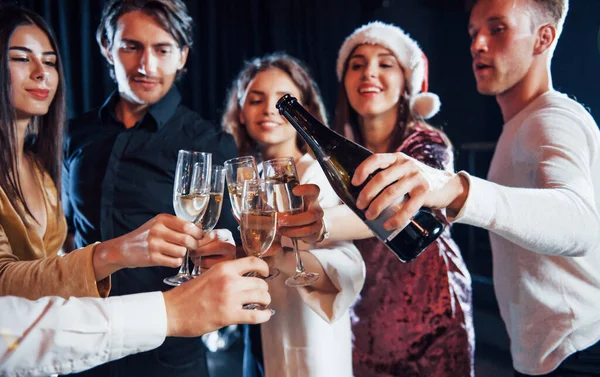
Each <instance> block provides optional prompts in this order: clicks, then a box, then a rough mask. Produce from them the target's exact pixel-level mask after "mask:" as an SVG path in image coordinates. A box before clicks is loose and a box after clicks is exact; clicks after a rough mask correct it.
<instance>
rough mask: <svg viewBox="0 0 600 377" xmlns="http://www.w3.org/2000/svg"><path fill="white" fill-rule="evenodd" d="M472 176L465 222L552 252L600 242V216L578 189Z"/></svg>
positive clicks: (574, 251) (573, 252)
mask: <svg viewBox="0 0 600 377" xmlns="http://www.w3.org/2000/svg"><path fill="white" fill-rule="evenodd" d="M470 181H471V184H470V193H469V197H468V199H467V202H466V204H465V207H464V208H463V210H462V212H461V213H459V217H458V218H457V219H456V221H457V222H459V223H464V224H469V225H474V226H478V227H481V228H484V229H487V230H489V231H491V232H494V233H496V234H498V235H500V236H502V237H504V238H506V239H507V240H509V241H511V242H514V243H515V244H517V245H519V246H521V247H523V248H525V249H528V250H531V251H533V252H537V253H541V254H548V255H561V256H580V255H583V254H585V253H586V252H587V251H589V250H592V249H593V248H594V247H596V245H597V244H598V242H600V240H598V237H599V233H598V229H600V218H599V216H598V213H597V212H596V210H595V208H594V207H593V205H592V204H590V203H593V201H590V200H587V199H586V198H583V197H581V196H580V195H578V194H577V193H575V192H574V191H572V190H569V189H566V188H546V189H529V188H527V189H526V188H513V187H505V186H500V185H497V184H494V183H491V182H488V181H484V180H482V179H479V178H475V177H470Z"/></svg>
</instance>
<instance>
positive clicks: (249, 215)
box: [241, 179, 277, 310]
mask: <svg viewBox="0 0 600 377" xmlns="http://www.w3.org/2000/svg"><path fill="white" fill-rule="evenodd" d="M276 183H277V182H275V181H271V180H262V179H249V180H246V181H244V184H243V187H242V200H241V202H242V203H241V210H242V217H241V236H242V245H243V247H244V251H245V252H246V254H248V255H250V256H255V257H257V258H261V259H262V255H263V254H264V253H265V252H267V250H269V248H270V247H271V244H272V243H273V240H275V234H276V233H277V210H276V208H275V191H274V185H275V184H276ZM248 276H256V275H255V273H253V272H251V273H250V274H248ZM243 308H244V309H258V310H263V309H266V307H265V306H263V305H259V304H246V305H244V306H243Z"/></svg>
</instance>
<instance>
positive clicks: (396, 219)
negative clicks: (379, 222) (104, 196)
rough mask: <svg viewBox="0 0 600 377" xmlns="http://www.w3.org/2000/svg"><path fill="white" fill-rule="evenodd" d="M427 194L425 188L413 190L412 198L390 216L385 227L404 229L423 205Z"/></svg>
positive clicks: (387, 228) (388, 228)
mask: <svg viewBox="0 0 600 377" xmlns="http://www.w3.org/2000/svg"><path fill="white" fill-rule="evenodd" d="M425 194H426V191H425V190H415V191H412V192H411V195H410V198H409V199H408V200H407V201H406V202H405V203H404V205H403V206H402V207H401V208H399V209H398V210H397V211H396V214H395V215H394V216H392V217H390V218H389V219H388V220H387V221H386V222H385V223H384V224H383V227H384V229H386V230H393V229H402V228H404V227H405V226H406V225H408V223H409V222H410V220H411V219H412V218H413V217H414V215H415V214H416V213H417V211H418V210H419V209H420V208H421V207H422V206H423V203H424V201H425Z"/></svg>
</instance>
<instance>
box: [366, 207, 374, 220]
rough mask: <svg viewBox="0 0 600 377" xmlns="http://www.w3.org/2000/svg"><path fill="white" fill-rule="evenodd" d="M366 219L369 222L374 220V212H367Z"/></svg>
mask: <svg viewBox="0 0 600 377" xmlns="http://www.w3.org/2000/svg"><path fill="white" fill-rule="evenodd" d="M365 217H366V218H367V219H368V220H371V219H372V218H373V212H372V211H371V210H370V209H368V210H367V211H366V212H365Z"/></svg>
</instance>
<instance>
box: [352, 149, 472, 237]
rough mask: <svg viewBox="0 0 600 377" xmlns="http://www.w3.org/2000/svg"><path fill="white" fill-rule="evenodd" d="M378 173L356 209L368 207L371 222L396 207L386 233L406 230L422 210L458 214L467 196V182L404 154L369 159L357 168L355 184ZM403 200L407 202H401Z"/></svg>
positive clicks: (353, 181) (386, 226)
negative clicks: (389, 208) (393, 230)
mask: <svg viewBox="0 0 600 377" xmlns="http://www.w3.org/2000/svg"><path fill="white" fill-rule="evenodd" d="M378 170H379V172H378V173H377V174H375V175H374V176H373V178H372V179H371V180H370V181H369V182H368V183H366V184H365V186H364V188H363V189H362V190H361V192H360V194H359V195H358V198H357V200H356V206H357V207H358V208H359V209H365V208H366V209H367V210H366V211H365V217H366V218H367V219H369V220H371V219H375V218H376V217H377V216H379V214H380V213H381V212H382V211H383V210H385V209H386V208H388V207H389V206H391V205H393V206H394V212H395V215H393V216H392V217H390V218H389V219H388V220H387V221H386V222H385V223H384V224H383V226H384V228H385V229H387V230H392V229H396V228H401V227H404V226H405V225H406V224H407V223H408V222H409V221H410V220H411V218H412V217H413V216H414V215H415V213H417V211H418V210H419V209H420V208H421V207H429V208H433V209H441V208H448V210H451V211H453V213H458V211H460V208H462V205H463V204H464V202H465V199H466V196H467V193H468V181H467V180H466V179H465V178H461V176H460V175H459V174H454V173H450V172H448V171H444V170H438V169H434V168H432V167H430V166H427V165H425V164H424V163H422V162H420V161H418V160H416V159H414V158H412V157H409V156H407V155H405V154H404V153H401V152H397V153H378V154H374V155H372V156H370V157H368V158H367V159H366V160H365V161H363V162H362V163H361V164H360V165H359V166H358V167H357V169H356V171H355V173H354V176H353V177H352V184H353V185H354V186H360V185H361V184H363V183H364V182H365V180H366V179H367V177H369V175H370V174H373V173H375V172H376V171H378ZM400 198H405V200H404V201H402V202H399V203H398V199H400ZM394 203H397V204H394Z"/></svg>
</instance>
